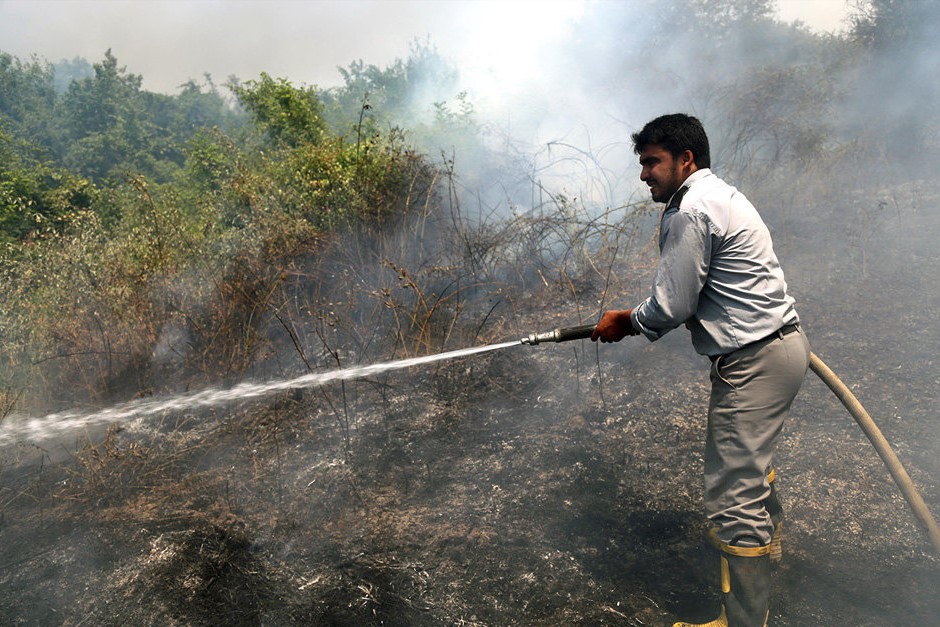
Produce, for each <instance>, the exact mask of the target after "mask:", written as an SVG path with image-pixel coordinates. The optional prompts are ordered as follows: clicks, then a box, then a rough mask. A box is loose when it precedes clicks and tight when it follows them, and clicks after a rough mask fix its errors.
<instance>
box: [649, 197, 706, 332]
mask: <svg viewBox="0 0 940 627" xmlns="http://www.w3.org/2000/svg"><path fill="white" fill-rule="evenodd" d="M660 228H661V229H662V234H661V242H662V244H661V251H660V258H659V265H658V266H657V268H656V276H655V278H654V279H653V288H652V293H651V295H650V297H649V298H647V299H646V300H645V301H643V302H642V303H640V305H638V306H637V307H636V308H634V310H633V316H632V322H633V324H634V326H635V327H636V328H637V329H638V330H639V331H640V332H641V333H643V334H644V335H645V336H646V337H648V338H649V339H650V340H657V339H659V338H660V337H662V336H663V335H665V334H666V333H668V332H669V331H671V330H673V329H675V328H676V327H678V326H679V325H681V324H683V323H684V322H685V321H686V320H688V319H689V318H691V317H692V316H693V315H694V314H695V311H696V309H697V308H698V299H699V294H701V292H702V288H703V287H704V286H705V280H706V279H707V277H708V268H709V260H710V259H711V245H712V238H711V232H710V229H709V227H708V222H707V221H706V220H705V219H704V217H702V216H701V215H700V214H698V213H697V212H694V211H688V210H683V209H680V210H677V211H675V212H673V213H671V215H667V216H664V218H663V222H662V224H661V227H660Z"/></svg>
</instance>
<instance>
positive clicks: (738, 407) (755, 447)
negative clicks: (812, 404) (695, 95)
mask: <svg viewBox="0 0 940 627" xmlns="http://www.w3.org/2000/svg"><path fill="white" fill-rule="evenodd" d="M633 147H634V151H635V152H636V154H637V155H639V162H640V166H641V168H642V169H641V172H640V180H642V181H643V182H644V183H646V184H647V185H648V186H649V190H650V194H651V195H652V199H653V200H654V201H655V202H660V203H665V209H664V210H663V214H662V217H661V219H660V225H659V250H660V259H659V263H658V266H657V268H656V274H655V277H654V279H653V285H652V289H651V292H650V295H649V297H648V298H646V299H645V300H644V301H643V302H641V303H639V304H637V305H636V306H635V307H633V308H632V309H624V310H611V311H606V312H604V313H603V315H602V316H601V319H600V322H599V323H598V325H597V327H596V329H595V330H594V333H593V334H592V336H591V339H592V340H594V341H597V340H600V341H601V342H618V341H620V340H621V339H623V338H624V337H626V336H628V335H645V336H646V337H647V338H648V339H649V340H651V341H654V340H657V339H659V338H660V337H662V336H663V335H665V334H666V333H668V332H669V331H671V330H672V329H674V328H676V327H678V326H679V325H682V324H684V325H685V326H686V327H687V328H688V329H689V331H690V332H691V339H692V344H693V346H694V348H695V350H696V351H697V352H698V353H700V354H702V355H705V356H707V357H708V358H709V359H710V360H711V371H710V380H711V394H710V398H709V403H708V429H707V435H706V440H705V453H704V458H705V469H704V470H705V473H704V474H705V477H704V479H705V512H706V515H707V516H708V519H709V522H710V526H711V531H710V536H711V538H712V540H713V542H714V544H715V545H716V546H717V547H718V549H719V556H720V561H719V565H720V575H721V576H720V581H721V593H722V607H721V611H720V614H719V616H718V618H716V619H715V620H713V621H711V622H709V623H706V624H705V625H707V626H708V627H719V626H725V625H730V626H732V627H761V626H762V625H766V623H767V617H768V615H769V598H770V560H771V553H772V552H774V551H775V550H776V549H777V548H778V547H779V539H780V529H781V521H782V508H781V506H780V502H779V499H778V497H777V493H776V488H775V486H774V482H773V479H774V475H775V472H774V469H773V455H774V448H775V446H776V443H777V439H778V437H779V435H780V432H781V429H782V428H783V424H784V421H785V419H786V416H787V414H788V412H789V410H790V405H791V403H792V402H793V399H794V397H795V396H796V394H797V392H798V391H799V389H800V385H801V384H802V381H803V378H804V375H805V373H806V370H807V367H808V365H809V355H810V347H809V343H808V341H807V339H806V336H805V335H804V333H803V330H802V328H801V327H800V319H799V316H798V315H797V311H796V308H795V304H794V299H793V298H792V297H791V296H790V295H789V294H788V293H787V284H786V281H785V280H784V275H783V271H782V270H781V268H780V264H779V263H778V261H777V256H776V254H775V253H774V249H773V243H772V241H771V237H770V232H769V231H768V229H767V226H766V225H765V224H764V222H763V220H762V219H761V217H760V215H759V214H758V213H757V210H756V209H755V208H754V206H753V205H752V204H751V203H750V202H749V201H748V199H747V198H745V196H744V194H742V193H741V192H739V191H738V190H737V189H735V188H734V187H732V186H731V185H729V184H728V183H726V182H724V181H723V180H721V179H720V178H718V176H716V175H715V174H714V173H713V172H712V171H711V169H710V167H711V163H710V156H709V147H708V137H707V136H706V133H705V129H704V127H703V126H702V124H701V122H699V120H697V119H696V118H694V117H692V116H689V115H685V114H670V115H664V116H661V117H659V118H656V119H655V120H653V121H651V122H649V123H648V124H646V126H644V127H643V128H642V129H641V130H640V131H639V132H638V133H635V134H633ZM687 625H689V623H676V626H674V627H684V626H687Z"/></svg>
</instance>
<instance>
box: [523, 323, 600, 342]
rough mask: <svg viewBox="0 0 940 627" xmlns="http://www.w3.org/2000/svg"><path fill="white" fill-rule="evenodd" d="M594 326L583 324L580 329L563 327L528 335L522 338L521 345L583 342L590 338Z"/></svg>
mask: <svg viewBox="0 0 940 627" xmlns="http://www.w3.org/2000/svg"><path fill="white" fill-rule="evenodd" d="M594 327H595V325H593V324H585V325H583V326H580V327H564V328H561V329H554V330H552V331H545V332H543V333H530V334H529V335H527V336H525V337H524V338H522V343H523V344H532V345H535V344H541V343H542V342H569V341H571V340H585V339H587V338H589V337H591V333H593V332H594Z"/></svg>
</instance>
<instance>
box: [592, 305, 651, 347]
mask: <svg viewBox="0 0 940 627" xmlns="http://www.w3.org/2000/svg"><path fill="white" fill-rule="evenodd" d="M632 313H633V310H632V309H613V310H611V311H605V312H604V314H603V315H602V316H601V321H600V322H598V323H597V326H596V327H594V333H592V334H591V341H592V342H596V341H597V340H600V341H601V342H619V341H620V340H622V339H623V338H625V337H626V336H628V335H639V333H640V332H639V331H637V330H636V329H634V328H633V323H632V322H631V321H630V314H632Z"/></svg>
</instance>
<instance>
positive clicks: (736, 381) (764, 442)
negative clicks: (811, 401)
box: [705, 328, 810, 546]
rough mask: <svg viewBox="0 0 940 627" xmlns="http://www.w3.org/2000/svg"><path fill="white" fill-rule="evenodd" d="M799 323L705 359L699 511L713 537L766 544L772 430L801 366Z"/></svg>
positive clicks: (805, 358)
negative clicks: (708, 365) (707, 392)
mask: <svg viewBox="0 0 940 627" xmlns="http://www.w3.org/2000/svg"><path fill="white" fill-rule="evenodd" d="M809 353H810V347H809V342H808V341H807V339H806V336H805V335H804V334H803V330H802V329H800V328H798V329H797V330H796V331H793V332H791V333H789V334H787V335H781V334H779V333H778V334H775V335H773V336H771V337H770V338H768V339H764V340H761V341H759V342H755V343H753V344H750V345H748V346H745V347H744V348H741V349H739V350H737V351H735V352H733V353H729V354H727V355H722V356H720V357H719V358H718V359H716V360H715V361H714V362H713V363H712V369H711V383H712V391H711V398H710V399H709V404H708V435H707V437H706V440H705V512H706V514H707V515H708V518H709V520H710V521H711V523H712V525H713V526H714V528H715V532H716V534H717V536H718V540H720V541H721V542H723V543H725V544H730V545H738V546H766V545H768V544H770V539H771V537H772V536H773V531H774V526H773V523H772V522H771V520H770V514H769V513H768V512H767V509H766V507H765V503H764V501H765V499H766V498H767V497H768V496H770V484H769V483H768V481H767V473H768V472H770V470H771V469H772V467H773V456H774V450H775V448H776V444H777V438H778V437H779V435H780V432H781V430H782V429H783V423H784V420H785V419H786V417H787V414H788V413H789V411H790V405H791V404H792V403H793V399H794V398H795V397H796V394H797V392H799V390H800V385H801V384H802V382H803V377H804V375H805V374H806V370H807V368H808V367H809Z"/></svg>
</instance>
